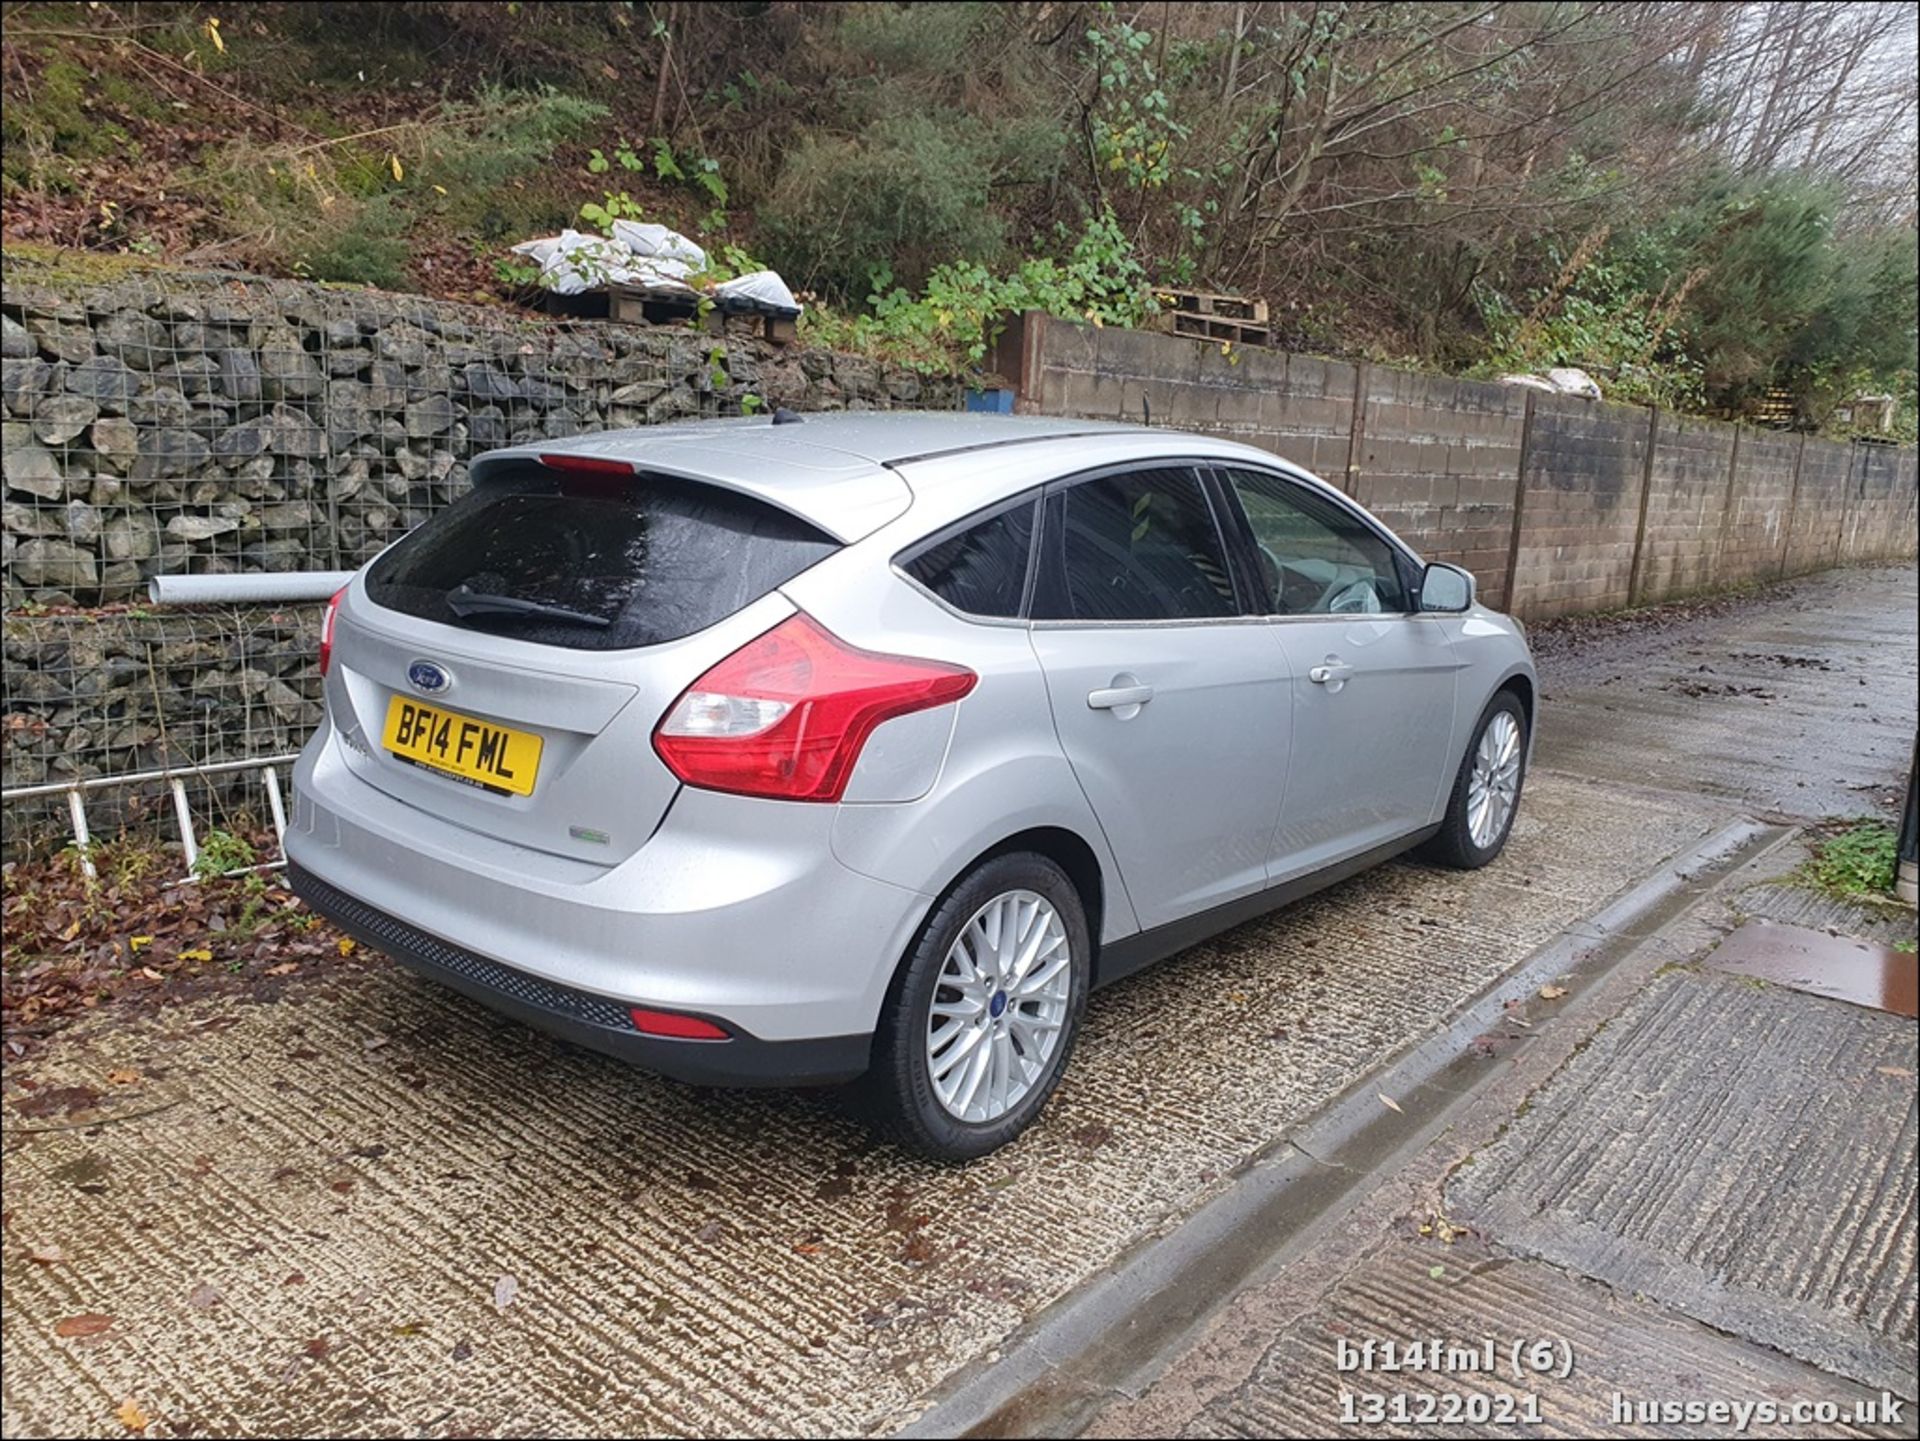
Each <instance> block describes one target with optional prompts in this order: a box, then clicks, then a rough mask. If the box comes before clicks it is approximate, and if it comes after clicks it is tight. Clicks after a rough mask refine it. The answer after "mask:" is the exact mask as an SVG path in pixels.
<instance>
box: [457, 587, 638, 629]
mask: <svg viewBox="0 0 1920 1441" xmlns="http://www.w3.org/2000/svg"><path fill="white" fill-rule="evenodd" d="M447 609H448V610H450V611H452V612H453V613H454V614H455V615H457V616H459V617H460V618H461V619H462V620H464V619H466V618H467V617H468V616H470V615H526V616H538V617H540V618H541V619H542V620H563V621H566V622H568V623H569V624H572V625H590V626H593V627H595V628H596V629H601V630H604V629H605V628H606V627H607V626H609V625H611V624H613V622H612V621H610V620H608V619H607V617H605V616H603V615H589V614H587V612H585V611H584V610H568V609H567V608H566V607H565V606H562V605H543V604H541V603H540V602H539V601H537V600H526V599H523V598H522V597H520V596H517V595H496V594H493V593H491V592H489V591H480V590H475V589H473V588H472V587H471V586H469V585H468V584H467V583H466V582H465V581H462V582H461V583H460V584H459V585H456V586H455V587H454V588H453V589H452V590H450V591H448V592H447Z"/></svg>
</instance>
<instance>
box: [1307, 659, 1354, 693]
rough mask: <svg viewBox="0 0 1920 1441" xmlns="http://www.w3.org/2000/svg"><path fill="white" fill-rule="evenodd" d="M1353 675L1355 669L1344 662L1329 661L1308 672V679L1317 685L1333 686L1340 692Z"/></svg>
mask: <svg viewBox="0 0 1920 1441" xmlns="http://www.w3.org/2000/svg"><path fill="white" fill-rule="evenodd" d="M1352 674H1353V667H1352V666H1350V665H1348V664H1347V663H1346V662H1345V661H1343V660H1328V661H1324V662H1322V663H1321V664H1319V665H1317V666H1315V667H1314V668H1313V669H1312V670H1310V671H1308V672H1307V679H1308V680H1310V681H1312V682H1313V683H1314V684H1315V685H1324V686H1332V687H1333V688H1334V689H1335V690H1338V689H1339V688H1340V687H1341V686H1342V685H1343V684H1345V683H1346V679H1347V677H1348V676H1350V675H1352Z"/></svg>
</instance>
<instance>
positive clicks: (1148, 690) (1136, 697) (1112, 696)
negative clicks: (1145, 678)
mask: <svg viewBox="0 0 1920 1441" xmlns="http://www.w3.org/2000/svg"><path fill="white" fill-rule="evenodd" d="M1152 699H1153V687H1152V686H1150V685H1116V686H1109V687H1108V688H1107V689H1105V690H1096V691H1088V692H1087V705H1088V707H1089V708H1091V709H1093V710H1118V709H1119V708H1120V707H1121V706H1129V705H1136V706H1137V705H1145V704H1146V703H1147V702H1148V701H1150V700H1152Z"/></svg>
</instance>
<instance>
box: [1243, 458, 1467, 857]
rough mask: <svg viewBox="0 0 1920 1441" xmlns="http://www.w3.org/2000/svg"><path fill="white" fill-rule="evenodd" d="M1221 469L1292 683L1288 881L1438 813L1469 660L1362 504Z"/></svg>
mask: <svg viewBox="0 0 1920 1441" xmlns="http://www.w3.org/2000/svg"><path fill="white" fill-rule="evenodd" d="M1217 474H1218V476H1219V479H1220V482H1221V487H1222V491H1223V494H1224V497H1225V498H1226V500H1227V503H1228V504H1229V506H1230V507H1233V508H1237V510H1238V511H1239V517H1236V519H1238V518H1241V517H1243V518H1244V522H1245V527H1246V530H1245V532H1244V534H1245V535H1246V537H1247V538H1248V539H1249V540H1250V541H1251V544H1252V547H1253V553H1252V555H1251V557H1250V560H1251V562H1252V563H1251V565H1250V566H1249V567H1248V568H1249V569H1252V570H1253V571H1254V573H1255V575H1254V580H1255V584H1256V586H1257V587H1258V589H1259V591H1260V597H1259V598H1260V600H1261V601H1262V602H1263V603H1264V608H1265V609H1267V610H1268V611H1270V613H1271V614H1272V616H1273V623H1272V629H1273V632H1274V634H1275V635H1276V636H1277V638H1278V639H1279V641H1280V644H1281V647H1282V648H1283V649H1284V650H1285V652H1286V656H1287V666H1288V671H1289V673H1290V675H1291V677H1292V680H1291V689H1292V699H1293V704H1292V729H1293V758H1292V766H1291V769H1290V771H1289V775H1288V781H1287V792H1286V797H1285V799H1284V800H1283V801H1282V803H1281V808H1280V819H1279V824H1278V826H1277V827H1276V829H1275V831H1274V837H1273V845H1272V848H1271V854H1270V856H1269V861H1268V865H1269V871H1270V876H1271V879H1272V880H1273V881H1275V882H1279V881H1284V880H1288V879H1291V878H1292V877H1294V876H1297V875H1302V874H1305V873H1307V872H1310V871H1316V870H1319V869H1321V868H1323V867H1325V866H1328V865H1332V864H1335V863H1337V862H1339V861H1342V860H1345V859H1346V858H1348V857H1350V856H1355V855H1359V854H1362V853H1364V852H1366V851H1369V850H1371V849H1373V848H1374V847H1376V846H1380V845H1384V844H1386V843H1388V842H1390V841H1394V840H1397V839H1399V838H1400V837H1402V836H1404V835H1406V834H1407V833H1408V832H1410V831H1414V830H1418V829H1419V828H1421V827H1422V826H1425V825H1428V824H1430V823H1432V821H1433V820H1435V819H1436V818H1437V816H1438V815H1439V810H1440V806H1441V804H1442V802H1443V800H1444V793H1445V788H1446V785H1447V783H1448V781H1450V780H1451V778H1452V776H1451V768H1452V764H1453V756H1452V729H1453V714H1454V687H1455V681H1456V676H1457V673H1458V670H1459V663H1458V661H1457V659H1456V657H1455V655H1454V652H1453V649H1452V646H1451V645H1450V644H1449V642H1448V640H1447V636H1446V632H1445V629H1444V627H1442V626H1441V625H1439V624H1438V623H1436V622H1437V618H1436V617H1431V616H1421V615H1417V614H1413V613H1411V610H1410V607H1411V595H1410V581H1411V562H1410V561H1408V562H1407V563H1405V564H1403V563H1402V559H1403V558H1402V556H1401V554H1400V552H1399V551H1398V549H1397V547H1395V546H1394V545H1393V544H1392V543H1391V542H1389V541H1388V540H1387V539H1386V538H1385V537H1384V536H1383V535H1382V534H1381V533H1380V531H1379V530H1378V529H1377V528H1376V527H1375V526H1374V525H1373V524H1372V523H1371V522H1370V521H1369V520H1368V519H1367V517H1365V516H1364V515H1363V514H1362V513H1361V512H1359V511H1358V510H1357V509H1355V508H1353V507H1352V506H1350V505H1348V504H1347V503H1346V502H1345V501H1344V500H1341V499H1339V498H1337V497H1335V496H1333V495H1330V494H1328V493H1327V492H1325V491H1324V490H1322V489H1320V488H1318V487H1314V486H1308V485H1305V484H1302V483H1300V482H1298V481H1296V480H1293V479H1290V478H1289V477H1287V476H1284V475H1281V474H1279V473H1278V472H1275V471H1269V470H1265V469H1261V468H1259V467H1255V466H1228V465H1222V466H1219V467H1217Z"/></svg>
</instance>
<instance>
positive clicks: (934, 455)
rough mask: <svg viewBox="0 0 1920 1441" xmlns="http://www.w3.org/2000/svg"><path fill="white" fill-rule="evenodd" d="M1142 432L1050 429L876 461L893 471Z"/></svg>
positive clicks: (1107, 429)
mask: <svg viewBox="0 0 1920 1441" xmlns="http://www.w3.org/2000/svg"><path fill="white" fill-rule="evenodd" d="M1142 432H1144V427H1134V428H1128V429H1125V430H1117V429H1116V428H1115V427H1113V426H1112V425H1110V424H1109V425H1107V426H1105V427H1103V428H1102V429H1100V430H1053V431H1048V432H1047V433H1046V434H1045V435H1009V436H1005V437H1003V438H1002V439H1000V440H981V441H975V442H974V443H973V444H972V445H949V446H946V447H944V448H943V449H940V450H923V451H921V452H920V453H919V454H918V455H896V456H894V457H893V458H892V459H891V460H883V461H879V462H877V463H878V464H880V465H884V466H885V467H886V468H887V469H888V470H897V469H898V468H899V467H901V466H903V465H917V464H919V463H920V462H921V461H923V460H944V459H945V458H946V457H947V456H949V455H969V454H971V453H972V452H974V451H976V450H1005V449H1006V448H1007V447H1008V446H1010V445H1045V444H1046V443H1047V442H1048V441H1053V440H1093V439H1098V438H1099V437H1101V436H1109V435H1116V434H1119V435H1125V434H1135V433H1142Z"/></svg>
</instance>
